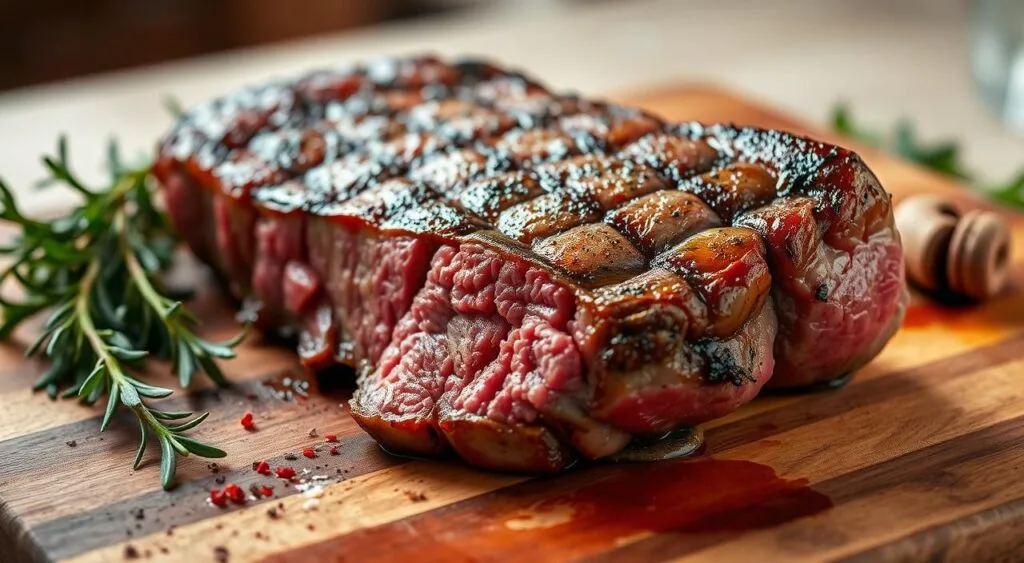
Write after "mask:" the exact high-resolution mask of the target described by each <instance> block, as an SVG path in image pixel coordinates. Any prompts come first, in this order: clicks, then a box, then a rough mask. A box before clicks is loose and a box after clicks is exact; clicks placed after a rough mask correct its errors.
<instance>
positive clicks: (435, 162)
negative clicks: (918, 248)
mask: <svg viewBox="0 0 1024 563" xmlns="http://www.w3.org/2000/svg"><path fill="white" fill-rule="evenodd" d="M153 172H154V174H155V176H156V177H157V178H158V179H159V181H160V182H161V183H162V185H163V187H164V192H165V197H166V203H167V207H168V209H169V211H170V214H171V218H172V220H173V222H174V224H175V226H176V228H177V230H178V231H179V232H180V233H181V234H182V236H183V237H184V238H185V240H186V241H187V242H188V244H189V245H190V246H191V248H192V249H193V251H194V252H195V253H196V254H197V255H198V256H199V257H200V258H201V259H203V260H205V261H206V262H208V263H210V264H211V265H212V266H213V267H214V268H215V269H216V270H217V271H218V272H219V273H220V274H221V275H222V276H223V278H224V279H225V280H226V281H227V283H228V284H229V287H230V288H231V290H232V291H233V292H234V293H235V294H236V295H237V296H238V297H240V298H243V297H245V298H255V299H256V300H257V301H258V302H259V303H260V311H259V324H260V325H261V326H262V327H263V328H266V329H280V328H283V327H290V328H293V329H295V331H296V333H297V336H298V352H299V356H300V358H301V360H302V362H303V363H304V364H306V365H307V366H309V367H311V368H313V369H319V368H324V367H327V366H330V365H333V364H336V363H341V364H346V365H349V366H353V367H354V368H356V370H357V373H358V389H357V392H356V394H355V395H354V397H353V399H352V401H351V412H352V415H353V416H354V417H355V419H356V421H357V422H358V423H359V424H360V425H361V426H362V427H363V428H364V429H365V430H366V431H367V432H369V433H370V434H372V435H373V436H374V437H375V438H376V439H377V440H378V441H379V442H380V443H381V444H382V445H383V446H384V447H385V448H387V449H389V450H391V451H394V452H398V453H404V454H415V455H438V454H442V453H444V452H446V451H452V450H453V451H454V452H455V453H457V454H458V455H459V456H461V457H462V458H464V459H465V460H467V461H468V462H470V463H472V464H475V465H478V466H482V467H489V468H496V469H505V470H522V471H553V470H558V469H561V468H563V467H566V466H568V465H570V464H572V463H573V462H574V461H575V460H576V459H578V458H581V457H582V458H586V459H595V458H600V457H604V456H608V455H611V454H614V453H616V452H618V451H619V450H621V449H622V448H623V447H625V446H626V445H627V443H629V442H630V440H632V439H633V438H635V437H650V436H654V435H659V434H662V433H665V432H668V431H672V430H674V429H677V428H679V427H682V426H687V425H695V424H699V423H702V422H705V421H708V420H711V419H714V418H717V417H721V416H723V415H726V414H728V413H729V412H731V411H733V410H734V409H736V408H737V407H738V406H740V405H742V404H744V403H746V402H748V401H750V400H751V399H752V398H753V397H754V396H755V395H756V394H757V393H758V391H759V390H760V389H761V387H762V386H764V385H766V384H768V385H773V386H779V387H797V386H804V385H809V384H813V383H817V382H823V381H828V380H831V379H834V378H837V377H840V376H844V375H846V374H848V373H850V372H851V371H852V370H855V369H857V368H858V367H859V366H861V365H863V364H864V363H865V362H867V361H868V360H870V359H871V358H872V357H874V356H875V355H876V354H877V353H878V352H879V351H880V350H881V348H882V347H883V346H884V345H885V343H886V342H887V341H888V339H889V338H890V337H891V336H892V334H893V333H894V332H895V330H896V328H897V327H898V326H899V324H900V319H901V317H902V314H903V308H904V304H905V301H906V292H905V289H904V281H903V279H904V278H903V258H902V251H901V247H900V241H899V236H898V234H897V232H896V230H895V228H894V226H893V215H892V209H891V203H890V197H889V195H888V194H887V193H886V192H885V191H884V190H883V189H882V187H881V186H880V185H879V183H878V180H877V179H876V178H875V176H874V175H873V174H872V173H871V171H870V170H869V169H868V168H867V167H866V166H865V165H864V163H863V162H862V161H861V159H860V158H859V157H858V156H857V155H856V154H854V153H853V152H851V151H849V150H846V149H843V148H840V147H836V146H831V145H827V144H824V143H820V142H817V141H813V140H810V139H806V138H802V137H797V136H794V135H791V134H788V133H783V132H779V131H769V130H762V129H755V128H750V127H735V126H730V125H704V124H699V123H682V124H676V123H666V122H664V121H663V120H661V119H659V118H658V117H656V116H653V115H650V114H648V113H645V112H643V111H641V110H637V109H633V108H628V107H622V106H618V105H614V104H610V103H605V102H601V101H595V100H590V99H586V98H582V97H579V96H574V95H564V94H556V93H552V92H551V91H549V90H548V89H546V88H544V87H543V86H541V85H540V84H538V83H537V82H536V81H534V80H532V79H530V78H529V77H526V76H523V75H522V74H519V73H516V72H510V71H507V70H503V69H500V68H497V67H495V66H493V65H490V64H487V63H481V62H472V61H470V62H457V63H446V62H443V61H440V60H438V59H435V58H431V57H423V58H407V59H395V60H383V61H379V62H374V63H371V64H366V65H362V66H357V67H353V68H346V69H336V70H326V71H318V72H314V73H311V74H308V75H306V76H303V77H301V78H299V79H297V80H292V81H279V82H274V83H270V84H266V85H262V86H258V87H254V88H249V89H247V90H243V91H241V92H238V93H235V94H233V95H230V96H228V97H225V98H221V99H218V100H214V101H212V102H209V103H207V104H205V105H202V106H200V107H197V108H195V109H193V110H192V111H191V112H189V113H187V114H185V115H184V116H182V117H181V118H179V119H178V121H177V123H176V124H175V126H174V128H173V130H172V131H171V132H170V133H169V134H168V135H167V136H166V137H165V138H164V139H163V141H162V142H161V144H160V146H159V155H158V158H157V161H156V164H155V165H154V169H153Z"/></svg>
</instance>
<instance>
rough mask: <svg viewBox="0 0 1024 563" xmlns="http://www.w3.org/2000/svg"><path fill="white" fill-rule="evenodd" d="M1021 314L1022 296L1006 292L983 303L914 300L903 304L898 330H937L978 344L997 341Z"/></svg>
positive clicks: (1016, 325) (1023, 315)
mask: <svg viewBox="0 0 1024 563" xmlns="http://www.w3.org/2000/svg"><path fill="white" fill-rule="evenodd" d="M1021 318H1024V296H1020V295H1009V296H1006V297H1002V298H999V299H993V300H991V301H988V302H986V303H976V304H963V303H960V304H945V303H939V302H937V301H933V300H924V299H920V300H915V301H914V302H912V303H911V304H910V306H909V307H907V313H906V316H905V317H904V319H903V325H902V327H901V331H902V332H905V333H906V335H907V336H909V335H912V334H914V333H915V332H917V333H921V334H923V333H924V332H928V333H929V334H931V333H934V332H941V333H942V334H943V335H945V336H949V337H952V338H955V339H956V340H959V341H960V342H963V343H964V344H968V345H974V346H980V345H985V344H991V343H994V342H998V341H999V340H1001V339H1003V338H1005V337H1006V336H1007V335H1009V334H1011V333H1013V332H1016V331H1017V330H1019V326H1020V319H1021Z"/></svg>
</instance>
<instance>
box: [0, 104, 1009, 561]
mask: <svg viewBox="0 0 1024 563" xmlns="http://www.w3.org/2000/svg"><path fill="white" fill-rule="evenodd" d="M619 99H620V100H622V101H625V102H628V103H633V104H638V105H642V106H643V107H645V108H647V109H649V110H651V111H654V112H657V113H660V114H662V115H665V116H666V117H669V118H672V119H679V120H682V119H699V120H704V121H733V122H736V123H740V124H754V125H760V126H766V127H778V128H785V129H790V130H795V131H799V132H804V133H812V134H816V135H817V136H820V137H825V138H830V135H828V134H824V133H821V132H816V131H809V130H808V129H806V128H805V127H803V126H801V125H800V124H798V123H795V122H793V121H792V120H790V119H788V118H786V117H785V116H782V115H779V114H777V113H775V112H773V111H771V110H769V109H765V108H763V107H761V106H759V105H758V104H756V103H754V102H751V101H748V100H744V99H741V98H739V97H736V96H734V95H731V94H729V93H725V92H722V91H719V90H716V89H714V88H710V87H700V86H680V87H666V88H662V89H658V90H653V91H648V92H644V93H634V94H631V95H628V96H619ZM830 140H832V141H836V142H843V140H842V139H837V138H835V137H831V138H830ZM854 148H858V149H860V148H861V147H854ZM861 152H862V154H863V155H864V156H865V158H866V160H867V162H868V163H869V165H870V166H871V167H872V168H873V169H874V170H875V172H876V173H877V174H878V176H879V178H880V179H881V180H882V183H883V184H884V185H885V186H886V187H887V188H888V189H889V190H890V191H891V192H892V193H893V194H894V195H895V197H896V199H900V198H902V197H905V196H907V195H909V194H913V193H918V192H941V193H945V194H948V195H951V196H952V197H956V198H960V199H963V200H964V201H965V202H970V204H971V205H980V203H978V202H976V201H974V200H973V198H971V196H970V194H969V193H968V192H967V191H966V190H965V189H963V188H960V187H958V186H955V185H952V184H950V183H949V182H948V181H946V180H944V179H942V178H939V177H937V176H935V175H933V174H930V173H928V172H926V171H923V170H920V169H917V168H915V167H913V166H910V165H907V164H905V163H902V162H900V161H898V160H896V159H894V158H891V157H888V156H885V155H882V154H879V153H877V152H874V151H871V150H866V149H864V150H862V151H861ZM1014 241H1015V251H1014V256H1013V264H1014V278H1013V283H1012V287H1011V288H1010V289H1009V290H1008V291H1007V292H1006V293H1005V294H1004V295H1003V296H1001V297H1000V298H998V299H996V300H993V301H991V302H989V303H987V304H985V305H984V306H976V307H970V308H958V309H948V308H942V307H941V306H939V305H937V304H934V303H931V302H929V301H927V300H925V299H923V298H921V297H920V296H915V297H914V301H913V303H912V305H911V308H910V311H909V314H908V316H907V320H906V322H905V323H904V326H903V327H902V329H901V330H900V332H899V333H898V334H897V335H896V337H895V338H894V339H893V341H892V342H891V343H890V344H889V346H888V347H887V348H886V349H885V351H884V352H883V353H882V354H881V356H879V357H878V358H877V359H876V360H875V361H873V362H872V363H870V364H869V365H868V366H866V367H865V368H863V369H861V370H860V371H859V373H858V374H857V376H856V377H855V378H854V379H853V381H852V382H851V383H850V384H849V385H847V386H846V387H845V388H843V389H839V390H833V391H827V392H817V393H807V394H769V395H766V396H762V397H759V398H758V399H757V400H755V401H754V402H753V403H751V404H750V405H747V406H746V407H744V408H742V409H740V410H739V411H738V412H736V413H734V414H732V415H730V416H728V417H726V418H724V419H721V420H718V421H715V422H713V423H711V424H709V425H707V427H706V439H707V449H706V451H705V453H704V454H703V455H701V456H699V457H697V458H693V459H689V460H677V461H671V462H661V463H652V464H612V463H598V464H594V465H590V466H587V467H580V468H576V469H574V470H572V471H569V472H566V473H564V474H561V475H557V476H551V477H545V478H538V479H531V478H529V477H527V476H520V475H508V474H496V473H486V472H481V471H476V470H473V469H469V468H467V467H465V466H462V465H460V464H459V463H457V462H454V461H443V460H442V461H425V460H413V459H405V458H397V457H392V456H390V455H388V454H386V453H384V452H382V451H381V450H380V449H379V448H378V447H377V446H376V445H375V443H374V442H373V441H372V440H371V439H370V438H369V437H368V436H366V435H365V434H364V433H363V432H362V431H360V430H359V428H358V427H356V425H355V424H354V423H353V422H352V420H351V419H350V418H349V417H348V415H347V414H346V413H345V412H344V411H345V408H344V403H345V400H346V399H347V397H348V395H349V393H350V391H351V385H352V381H351V376H350V374H348V373H345V372H344V371H341V370H339V371H338V372H334V373H327V374H321V375H320V376H319V377H318V378H316V379H314V380H313V381H312V382H311V385H312V387H313V389H311V392H310V393H309V396H308V398H303V397H301V396H293V397H292V398H291V399H287V398H284V397H283V396H282V395H283V394H282V393H281V389H282V388H283V387H286V386H287V385H288V380H289V379H291V380H293V381H292V382H291V385H292V386H293V387H294V385H295V383H294V382H295V381H303V380H305V378H307V377H310V376H308V375H306V374H303V373H302V372H301V371H299V370H298V369H297V362H296V360H295V358H294V356H293V355H292V353H290V352H289V351H288V350H287V349H284V348H281V347H277V346H275V345H273V344H270V343H266V342H259V341H257V340H256V339H251V341H250V342H248V343H246V344H245V345H244V349H243V351H242V353H241V356H240V358H239V359H238V360H236V361H233V362H229V363H227V364H225V368H226V372H227V374H228V376H229V377H230V378H231V379H232V380H233V381H235V382H236V385H235V386H234V387H233V388H231V389H213V388H210V387H209V386H206V387H203V386H199V387H198V388H196V389H195V390H193V391H192V392H191V394H189V395H187V396H186V395H184V394H181V393H178V394H176V395H175V397H173V398H171V399H168V400H167V401H166V402H167V403H168V405H166V408H168V409H173V410H177V409H179V408H183V409H189V410H211V412H212V414H211V415H210V419H209V421H207V422H206V423H204V424H203V425H202V426H200V427H199V428H198V429H197V430H196V431H195V432H194V434H195V435H196V437H197V438H199V439H201V440H204V441H208V442H213V443H216V444H218V445H220V446H222V447H224V449H226V450H227V451H228V452H229V456H228V457H227V458H226V459H224V460H220V461H218V464H217V465H216V466H214V465H210V463H209V460H201V459H194V458H190V459H187V460H181V461H180V462H179V464H178V468H179V469H178V472H179V476H178V481H179V483H180V484H179V486H178V487H177V488H175V489H174V490H173V491H171V492H164V491H163V490H161V489H160V488H159V485H158V476H157V474H158V459H157V458H156V457H155V455H156V454H155V452H151V454H150V455H149V456H148V457H147V461H146V463H145V465H144V466H143V467H142V468H141V469H140V470H139V471H132V470H131V468H130V466H131V459H132V456H133V452H134V448H135V445H136V439H137V436H136V431H137V427H136V426H135V424H129V423H125V424H120V423H116V422H115V423H114V424H113V425H112V427H111V429H110V430H108V431H107V432H106V433H104V434H100V433H99V432H98V429H99V419H100V412H99V411H98V410H96V409H90V408H85V407H81V406H79V405H78V404H76V403H75V402H74V401H58V402H50V401H49V399H47V398H46V397H45V396H44V395H41V394H33V393H31V392H30V391H29V386H30V384H31V382H32V381H33V380H34V378H35V377H36V376H37V374H38V373H39V370H40V369H41V367H42V366H41V365H40V364H38V363H37V362H35V361H29V360H25V359H23V358H22V356H21V352H22V349H21V347H20V346H19V345H17V344H15V345H5V346H3V347H0V562H3V563H15V562H19V563H20V562H22V561H49V560H68V561H75V562H82V563H85V562H99V561H123V560H126V559H133V558H138V559H142V560H159V561H178V560H184V561H192V562H200V561H268V562H269V561H385V560H416V561H417V562H426V561H445V562H450V561H524V562H531V563H533V562H537V561H548V560H574V561H595V562H596V561H650V560H676V561H704V560H708V561H711V560H715V561H739V560H758V561H772V560H779V561H783V560H785V561H792V560H849V561H878V560H883V561H918V560H940V561H941V560H950V561H953V560H957V561H960V560H962V561H983V560H1024V534H1022V533H1021V530H1022V528H1024V220H1022V219H1020V218H1015V219H1014ZM202 285H203V287H209V288H210V289H207V290H204V291H203V292H201V293H200V295H199V297H198V299H199V301H200V303H198V304H197V305H196V306H197V310H198V311H199V312H200V313H201V316H202V319H203V331H204V332H205V333H208V334H214V335H215V334H228V333H230V331H232V330H234V328H233V325H232V321H231V318H232V310H233V309H232V305H231V303H229V302H228V301H227V300H226V299H224V298H223V297H222V296H221V295H220V294H218V293H217V291H216V290H215V289H213V284H212V282H209V280H203V281H202ZM22 336H23V338H22V340H23V341H24V340H27V339H28V338H30V337H31V334H25V335H22ZM152 377H153V379H154V380H156V381H157V382H163V383H167V384H168V385H173V381H172V380H171V378H170V376H169V375H168V374H167V373H165V372H163V371H161V370H159V369H155V370H154V373H153V375H152ZM245 412H252V413H253V414H254V415H255V420H256V425H257V428H256V430H255V431H252V432H249V431H246V430H244V429H243V428H242V427H241V426H240V424H239V422H238V421H239V419H240V418H241V416H242V415H243V414H244V413H245ZM123 422H128V419H127V418H124V419H123ZM327 434H335V435H336V436H337V439H338V443H337V444H333V445H335V446H336V455H332V454H331V452H330V449H329V446H330V445H329V444H325V443H324V438H323V436H324V435H327ZM305 447H315V448H318V451H317V452H316V457H315V458H312V459H307V458H305V457H303V456H302V455H298V456H297V458H295V459H289V458H293V457H295V454H298V453H299V452H301V450H302V449H303V448H305ZM258 460H267V461H268V462H270V464H271V465H272V466H279V465H287V466H292V467H294V468H295V469H296V470H298V471H299V472H300V474H301V475H302V478H303V479H302V480H304V481H308V482H309V483H307V484H306V485H302V486H298V487H297V486H296V485H295V484H287V483H285V482H284V481H281V480H278V479H272V478H270V477H264V476H262V475H259V474H258V473H256V472H255V471H253V469H252V464H253V462H254V461H258ZM304 470H308V472H307V471H304ZM221 483H237V484H238V485H239V486H241V487H243V488H246V489H248V487H249V486H250V485H254V484H255V485H269V486H272V487H273V488H274V494H273V496H272V497H271V498H263V499H259V500H256V499H251V500H250V501H249V502H247V504H246V505H245V506H232V507H229V508H216V507H214V506H212V505H210V504H208V503H207V500H206V499H207V495H208V491H209V490H210V489H211V488H214V487H222V486H223V485H222V484H221ZM310 487H312V488H310ZM299 489H309V490H305V491H304V492H303V491H300V490H299Z"/></svg>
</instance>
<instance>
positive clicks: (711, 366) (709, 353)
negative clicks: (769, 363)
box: [693, 340, 757, 387]
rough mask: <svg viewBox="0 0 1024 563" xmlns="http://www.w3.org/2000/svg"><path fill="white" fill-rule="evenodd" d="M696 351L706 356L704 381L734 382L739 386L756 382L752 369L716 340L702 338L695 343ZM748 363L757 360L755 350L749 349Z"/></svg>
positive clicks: (713, 382) (714, 382)
mask: <svg viewBox="0 0 1024 563" xmlns="http://www.w3.org/2000/svg"><path fill="white" fill-rule="evenodd" d="M693 347H694V349H695V351H696V352H697V353H698V354H700V355H701V356H702V357H703V358H704V362H705V363H704V367H705V371H704V381H706V382H708V383H712V384H717V383H727V382H728V383H732V384H733V385H735V386H737V387H739V386H740V385H744V384H746V383H755V382H756V381H757V379H756V378H754V376H753V375H752V374H751V373H750V370H749V369H747V368H745V367H743V366H742V365H741V364H740V362H739V361H738V360H737V358H736V356H735V354H733V352H732V351H730V350H729V349H728V348H726V347H724V346H722V344H721V342H718V341H716V340H701V341H698V342H695V343H694V344H693ZM748 350H749V353H748V356H749V357H748V358H747V364H748V365H749V364H751V363H753V361H754V360H755V352H754V350H753V349H748Z"/></svg>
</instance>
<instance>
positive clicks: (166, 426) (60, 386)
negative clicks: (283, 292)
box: [0, 138, 245, 488]
mask: <svg viewBox="0 0 1024 563" xmlns="http://www.w3.org/2000/svg"><path fill="white" fill-rule="evenodd" d="M43 164H44V166H45V167H46V169H47V170H48V172H49V177H48V178H47V179H46V180H45V181H44V182H43V185H62V186H64V187H66V188H69V189H70V190H72V191H74V192H76V194H77V195H78V197H79V198H80V200H81V203H80V204H79V205H77V206H76V207H74V208H73V209H71V211H70V212H68V213H67V214H66V215H64V216H62V217H58V218H57V219H55V220H51V221H41V220H37V219H33V218H30V217H27V216H26V215H25V214H23V213H22V212H21V211H20V209H19V208H18V204H17V201H16V199H15V196H14V194H13V193H12V192H11V190H10V189H9V188H8V187H7V186H6V185H5V184H4V183H3V182H2V181H0V222H3V223H7V224H9V225H12V226H14V227H15V228H16V230H17V234H16V236H14V237H13V239H12V241H11V242H10V244H9V245H7V246H4V247H2V248H0V255H3V256H4V257H5V258H6V260H7V265H6V267H5V268H4V269H3V270H2V272H0V285H2V284H5V283H12V282H13V284H14V285H17V286H18V287H19V288H20V290H21V291H20V293H21V294H22V295H21V296H20V297H19V298H17V299H15V298H10V297H6V296H0V314H2V319H0V339H8V338H10V337H11V335H12V334H13V332H14V330H15V329H16V328H17V327H18V326H19V325H21V324H22V323H23V322H24V321H26V320H28V319H29V318H32V317H34V316H36V315H38V314H41V313H43V312H46V311H48V312H49V317H48V318H47V320H46V321H45V324H44V325H43V328H42V331H41V334H40V336H39V337H38V338H37V339H36V340H35V342H34V343H32V344H31V345H30V346H29V347H28V349H27V351H26V354H27V355H28V356H42V357H45V358H47V359H48V360H50V367H49V369H47V370H46V371H45V372H44V373H43V374H42V376H41V377H40V378H39V380H38V381H37V382H36V384H35V385H34V388H35V389H36V390H45V391H46V393H47V394H49V396H50V397H51V398H54V399H55V398H57V397H58V396H61V397H64V398H70V397H77V398H78V400H79V401H81V402H82V403H84V404H87V405H92V404H94V403H96V402H98V401H100V399H102V398H104V397H106V409H105V411H104V415H103V421H102V423H101V425H100V431H104V430H106V429H107V427H108V426H109V425H110V423H111V420H112V416H113V414H114V412H115V411H116V410H117V408H118V406H123V407H124V408H127V409H128V410H130V411H132V412H133V413H134V414H135V416H136V418H137V419H138V423H139V431H140V435H141V438H140V442H139V448H138V451H137V453H136V456H135V464H134V467H135V468H136V469H137V468H138V467H139V466H140V465H141V463H142V460H143V455H144V454H145V452H146V448H147V445H148V441H149V437H150V436H152V437H154V438H156V440H157V442H158V443H159V447H160V482H161V485H162V486H163V487H164V488H169V487H170V486H171V484H172V482H173V477H174V473H175V469H176V465H177V456H179V455H180V456H188V455H190V454H194V455H197V456H200V457H210V458H218V457H224V456H225V452H224V451H223V450H221V449H219V448H216V447H214V446H211V445H208V444H204V443H202V442H200V441H198V440H195V439H192V438H189V437H187V436H185V435H184V432H186V431H188V430H191V429H192V428H195V427H196V426H197V425H199V424H200V423H202V422H203V421H204V420H205V419H206V417H207V416H208V415H209V413H202V414H199V415H198V416H193V414H194V413H191V412H169V411H163V410H159V409H156V408H153V407H152V406H151V405H150V404H148V403H147V400H152V399H162V398H165V397H168V396H169V395H171V394H172V393H173V391H172V390H171V389H167V388H164V387H158V386H154V385H150V384H148V383H144V382H142V381H140V379H139V377H140V376H141V375H142V371H143V367H144V364H145V362H146V360H147V359H149V358H156V359H162V360H169V361H170V363H171V366H172V369H173V371H174V373H175V374H176V375H177V377H178V380H179V382H180V384H181V386H182V387H187V386H188V385H189V384H190V383H191V382H192V379H193V376H194V375H195V374H196V373H197V372H203V373H205V374H206V375H207V376H208V377H209V378H210V379H211V380H212V381H214V382H215V383H216V384H218V385H225V384H226V383H227V381H226V379H225V378H224V375H223V373H222V372H221V370H220V368H219V367H218V365H217V362H216V360H218V359H229V358H233V357H235V350H234V349H235V347H236V346H237V345H238V343H239V342H240V341H241V340H242V338H243V337H244V335H245V331H242V333H241V334H239V335H238V336H237V337H235V338H233V339H231V340H228V341H226V342H211V341H209V340H206V339H204V338H202V337H200V336H199V335H197V334H196V332H195V330H194V329H195V327H196V324H197V323H196V319H195V317H193V316H192V314H191V313H189V312H188V311H187V310H186V309H185V308H184V307H183V305H182V303H181V301H178V300H176V299H173V298H172V297H170V296H168V292H167V291H165V288H164V287H163V286H162V284H161V282H160V277H159V274H160V273H161V272H163V271H164V270H166V269H167V268H168V267H169V266H170V265H171V263H172V260H173V255H174V249H175V246H176V244H177V239H176V237H175V235H174V232H173V230H172V229H171V227H170V225H169V223H168V221H167V218H166V216H165V215H164V214H163V212H162V211H161V210H160V209H158V208H157V207H156V205H155V204H154V201H153V191H152V190H153V188H152V182H151V179H150V177H149V174H148V167H132V168H130V167H127V166H125V165H124V164H123V162H122V160H121V158H120V154H119V151H118V149H117V145H116V144H114V143H111V145H110V148H109V151H108V168H109V171H110V180H109V185H108V186H106V187H104V188H102V189H93V188H90V187H87V186H86V185H85V183H83V182H82V181H81V180H80V179H79V178H78V177H77V176H76V175H75V174H74V173H73V172H72V171H71V168H70V165H69V163H68V154H67V143H66V141H65V139H63V138H62V139H61V140H60V142H59V143H58V145H57V153H56V154H55V155H53V156H47V157H44V158H43ZM189 418H191V419H190V420H186V419H189Z"/></svg>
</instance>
